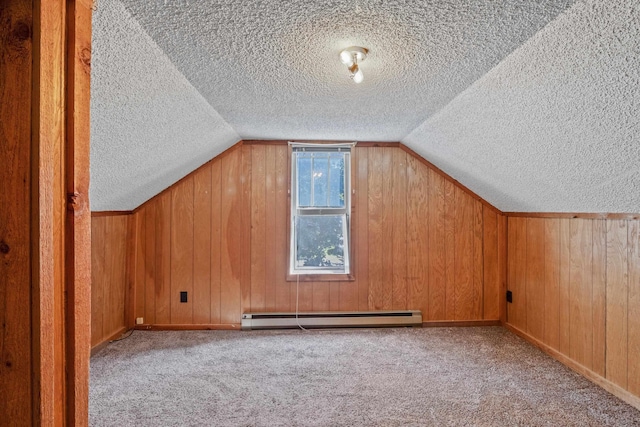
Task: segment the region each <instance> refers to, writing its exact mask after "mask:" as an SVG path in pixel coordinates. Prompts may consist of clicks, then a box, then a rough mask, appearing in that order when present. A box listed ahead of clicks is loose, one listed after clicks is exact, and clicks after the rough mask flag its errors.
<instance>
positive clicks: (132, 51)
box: [90, 0, 240, 211]
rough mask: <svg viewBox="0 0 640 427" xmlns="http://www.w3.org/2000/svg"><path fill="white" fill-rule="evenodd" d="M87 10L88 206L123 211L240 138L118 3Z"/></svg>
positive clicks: (110, 2)
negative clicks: (89, 35) (89, 59)
mask: <svg viewBox="0 0 640 427" xmlns="http://www.w3.org/2000/svg"><path fill="white" fill-rule="evenodd" d="M97 4H98V7H97V10H96V11H95V12H94V16H93V31H94V36H93V49H92V50H93V57H92V73H93V74H92V86H91V190H90V200H91V209H92V210H94V211H100V210H130V209H133V208H135V207H137V206H139V205H140V204H142V203H143V202H145V201H146V200H148V199H149V198H151V197H153V196H154V195H156V194H158V193H159V192H160V191H162V190H163V189H165V188H167V187H168V186H170V185H171V184H173V183H174V182H176V181H177V180H179V179H180V178H182V177H183V176H185V175H187V174H188V173H189V172H191V171H193V170H194V169H196V168H197V167H199V166H200V165H202V164H204V163H206V162H207V161H208V160H210V159H211V158H213V157H214V156H215V155H217V154H219V153H220V152H222V151H224V150H225V149H226V148H228V147H229V146H231V145H232V144H234V143H235V142H237V141H238V140H239V139H240V137H239V135H238V134H237V133H236V132H235V130H234V129H233V128H232V127H231V126H230V125H229V124H228V123H226V122H225V121H224V119H222V118H221V117H220V115H219V114H218V113H217V112H216V111H215V110H214V109H213V107H211V105H210V104H209V103H208V102H207V101H206V100H205V99H203V98H202V96H201V95H200V93H199V92H198V91H197V90H196V89H194V88H193V86H192V85H191V84H190V83H189V82H188V81H187V79H185V77H184V76H183V75H182V73H180V72H179V71H178V70H176V68H175V67H174V65H173V64H172V63H171V61H170V60H169V59H168V58H167V57H166V55H164V53H163V52H162V50H161V49H160V48H159V47H158V46H157V44H156V43H155V42H154V41H153V40H152V39H151V38H150V37H149V36H148V35H147V33H146V32H144V30H143V29H142V28H141V27H140V25H139V24H138V23H137V22H136V20H135V19H133V18H132V17H131V15H130V14H129V12H128V11H127V10H126V9H125V8H124V7H123V5H122V4H121V3H119V2H118V1H111V0H105V1H100V2H98V3H97Z"/></svg>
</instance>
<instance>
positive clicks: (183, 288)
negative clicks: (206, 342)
mask: <svg viewBox="0 0 640 427" xmlns="http://www.w3.org/2000/svg"><path fill="white" fill-rule="evenodd" d="M193 184H194V180H193V175H189V176H187V178H186V179H184V180H182V181H181V182H180V183H179V184H178V185H177V186H176V187H175V188H174V189H173V190H172V191H171V323H177V324H185V323H192V322H193V296H194V295H193V235H194V229H193ZM180 292H187V296H188V302H186V303H182V302H180Z"/></svg>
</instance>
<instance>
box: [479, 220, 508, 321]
mask: <svg viewBox="0 0 640 427" xmlns="http://www.w3.org/2000/svg"><path fill="white" fill-rule="evenodd" d="M482 216H483V220H482V223H483V255H484V258H483V262H484V291H483V304H484V307H483V319H486V320H497V319H500V295H501V293H500V264H499V262H498V261H499V258H498V257H499V251H498V214H497V213H496V212H494V211H492V210H491V209H487V208H483V209H482ZM503 297H504V296H503Z"/></svg>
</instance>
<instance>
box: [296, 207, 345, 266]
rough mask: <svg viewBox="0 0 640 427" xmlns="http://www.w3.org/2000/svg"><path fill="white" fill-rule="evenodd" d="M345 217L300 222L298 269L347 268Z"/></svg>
mask: <svg viewBox="0 0 640 427" xmlns="http://www.w3.org/2000/svg"><path fill="white" fill-rule="evenodd" d="M345 222H346V217H345V215H322V216H320V215H303V216H298V217H297V218H296V242H295V244H296V260H295V263H296V268H301V267H307V268H308V267H311V268H313V267H316V268H317V267H323V268H333V269H342V268H344V230H346V224H345Z"/></svg>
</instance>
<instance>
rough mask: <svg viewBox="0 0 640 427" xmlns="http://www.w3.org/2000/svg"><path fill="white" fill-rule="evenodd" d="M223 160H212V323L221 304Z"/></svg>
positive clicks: (218, 320)
mask: <svg viewBox="0 0 640 427" xmlns="http://www.w3.org/2000/svg"><path fill="white" fill-rule="evenodd" d="M221 239H222V161H221V160H220V158H219V157H218V158H216V159H214V160H213V162H211V290H210V295H211V304H210V307H211V323H213V324H219V323H221V322H222V321H221V320H220V313H221V310H222V307H221V305H220V289H221V286H222V285H221V282H220V273H221V265H220V262H221V261H220V254H221V252H222V242H221Z"/></svg>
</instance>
